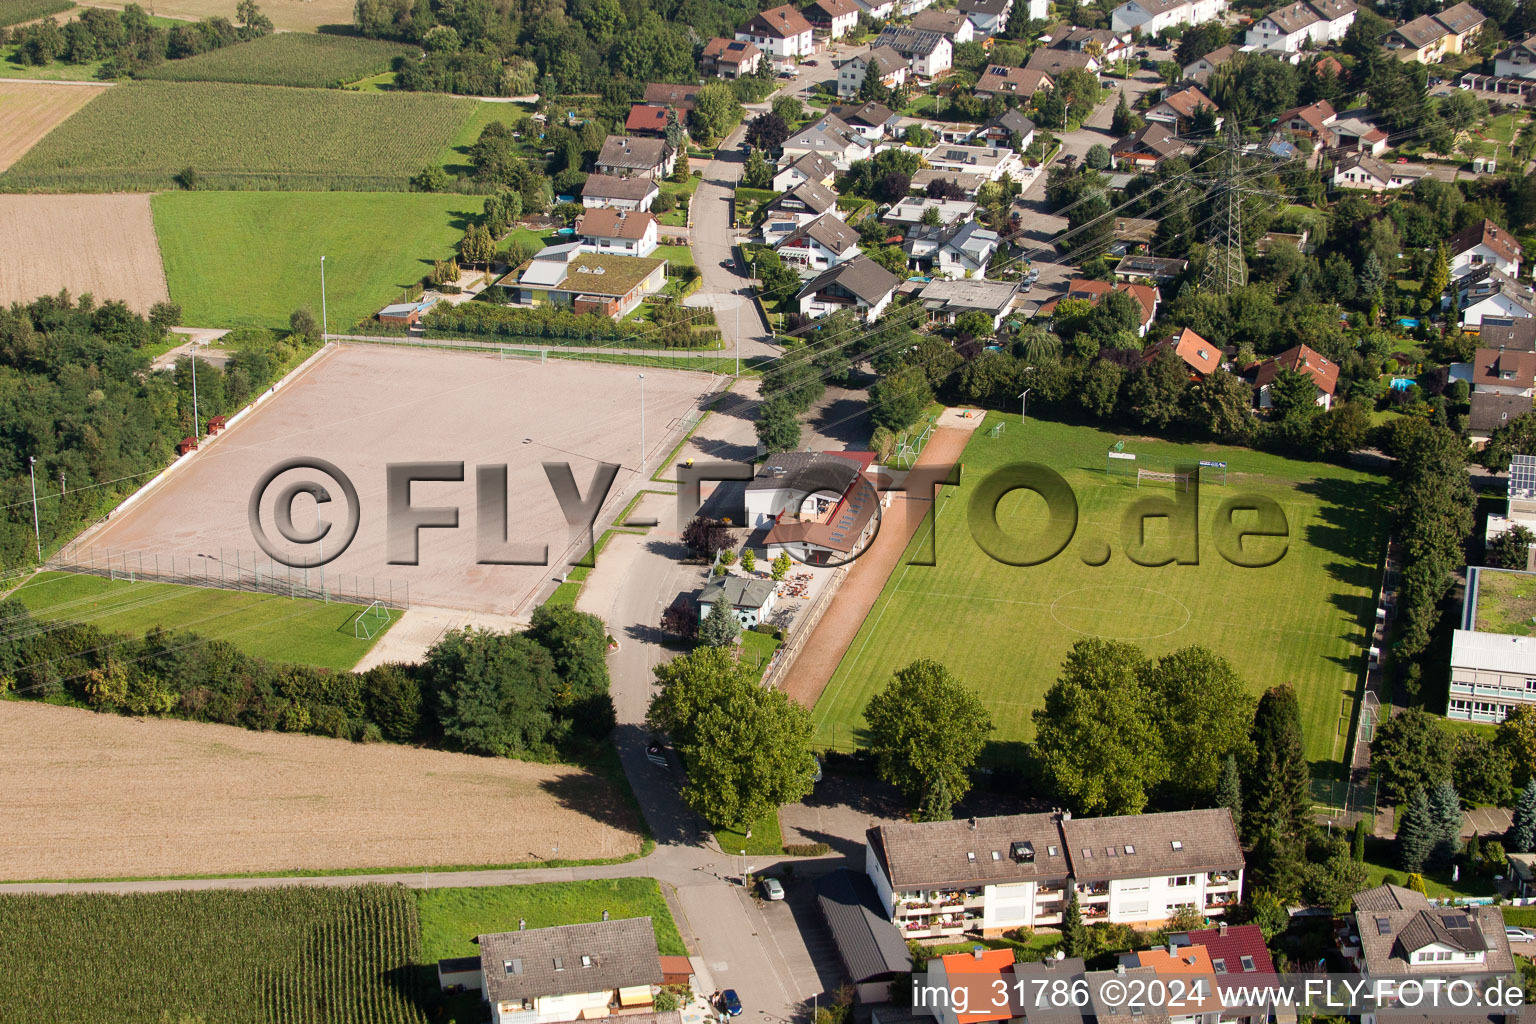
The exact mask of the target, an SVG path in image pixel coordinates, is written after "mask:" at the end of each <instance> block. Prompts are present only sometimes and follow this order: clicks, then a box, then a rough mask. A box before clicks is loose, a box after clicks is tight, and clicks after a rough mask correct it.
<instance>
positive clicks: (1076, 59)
mask: <svg viewBox="0 0 1536 1024" xmlns="http://www.w3.org/2000/svg"><path fill="white" fill-rule="evenodd" d="M1024 66H1025V67H1026V68H1028V69H1029V70H1030V71H1041V72H1044V73H1045V74H1047V75H1050V76H1051V80H1052V81H1053V82H1054V81H1055V80H1056V79H1057V78H1060V77H1061V74H1062V72H1064V71H1073V70H1078V71H1087V72H1088V73H1090V74H1094V75H1096V74H1098V73H1099V68H1100V67H1102V66H1103V61H1101V60H1099V59H1098V58H1097V57H1095V56H1094V55H1093V54H1091V53H1089V52H1088V51H1087V50H1056V49H1046V48H1044V47H1041V48H1040V49H1038V50H1036V51H1035V52H1034V53H1032V54H1030V55H1029V60H1027V61H1025V62H1024Z"/></svg>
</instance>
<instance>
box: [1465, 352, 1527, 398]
mask: <svg viewBox="0 0 1536 1024" xmlns="http://www.w3.org/2000/svg"><path fill="white" fill-rule="evenodd" d="M1472 391H1473V393H1474V394H1475V393H1477V392H1480V391H1486V392H1488V393H1489V394H1494V395H1519V396H1520V397H1522V398H1531V397H1533V396H1536V352H1522V351H1519V350H1518V349H1512V350H1509V351H1505V350H1504V349H1501V348H1479V349H1478V350H1477V352H1476V354H1475V355H1473V357H1472Z"/></svg>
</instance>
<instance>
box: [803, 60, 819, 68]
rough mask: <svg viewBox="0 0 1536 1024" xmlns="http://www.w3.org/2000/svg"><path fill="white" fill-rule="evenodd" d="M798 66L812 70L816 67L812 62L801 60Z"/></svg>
mask: <svg viewBox="0 0 1536 1024" xmlns="http://www.w3.org/2000/svg"><path fill="white" fill-rule="evenodd" d="M800 66H801V67H803V68H813V67H815V66H816V62H815V61H813V60H803V61H801V62H800Z"/></svg>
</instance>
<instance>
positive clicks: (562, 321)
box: [358, 302, 720, 349]
mask: <svg viewBox="0 0 1536 1024" xmlns="http://www.w3.org/2000/svg"><path fill="white" fill-rule="evenodd" d="M647 313H648V315H649V316H650V317H651V321H650V322H642V321H636V320H612V319H610V318H608V317H606V316H602V315H600V314H597V313H574V312H572V311H571V310H570V309H569V308H567V307H564V306H555V305H546V306H534V307H532V308H523V307H514V306H498V305H494V304H492V303H490V302H463V303H459V304H458V305H450V304H448V303H445V302H440V303H438V304H437V305H436V306H433V307H432V309H431V311H429V312H428V313H427V315H426V316H425V317H423V318H422V324H423V325H424V326H425V327H426V329H427V331H428V333H430V334H432V335H434V336H439V337H450V338H487V339H496V338H504V339H507V340H509V341H529V342H539V341H543V342H548V343H549V344H551V345H564V346H570V347H575V348H593V347H599V346H620V347H624V348H671V349H675V348H695V349H707V348H714V347H716V345H717V344H718V343H719V341H720V331H719V329H718V328H716V327H715V326H714V311H713V310H712V309H708V308H704V307H700V308H697V309H694V308H690V307H686V306H683V305H681V304H680V303H676V302H655V303H652V304H651V305H650V306H648V307H647ZM700 328H703V329H700ZM358 329H359V331H360V332H362V333H370V334H391V333H394V334H398V333H403V332H402V331H398V330H390V329H388V328H386V327H384V326H383V325H381V324H379V323H378V322H377V321H374V320H371V319H370V320H364V321H362V322H361V323H359V324H358Z"/></svg>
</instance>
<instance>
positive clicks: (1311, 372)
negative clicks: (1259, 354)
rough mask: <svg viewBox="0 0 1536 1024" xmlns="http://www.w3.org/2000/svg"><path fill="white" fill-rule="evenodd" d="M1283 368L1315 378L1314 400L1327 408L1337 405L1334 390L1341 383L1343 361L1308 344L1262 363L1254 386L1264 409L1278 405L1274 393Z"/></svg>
mask: <svg viewBox="0 0 1536 1024" xmlns="http://www.w3.org/2000/svg"><path fill="white" fill-rule="evenodd" d="M1281 370H1295V371H1296V372H1297V373H1302V374H1305V375H1306V376H1308V377H1310V378H1312V384H1313V386H1314V387H1315V389H1316V393H1315V396H1314V398H1313V401H1314V402H1315V403H1316V404H1317V405H1320V406H1322V407H1323V408H1324V409H1331V408H1333V396H1334V392H1336V391H1337V390H1338V386H1339V364H1338V363H1335V362H1333V361H1332V360H1331V359H1326V358H1324V357H1323V356H1322V354H1321V353H1319V352H1317V351H1315V350H1314V349H1312V348H1311V347H1310V346H1308V345H1296V346H1294V347H1292V348H1288V349H1286V350H1285V351H1284V352H1281V353H1280V354H1279V355H1277V356H1275V357H1274V358H1273V359H1266V360H1264V361H1263V362H1262V363H1260V364H1259V367H1258V372H1257V373H1256V374H1255V375H1254V379H1253V386H1254V387H1255V388H1257V389H1258V392H1259V408H1260V409H1270V408H1273V407H1274V400H1273V398H1272V397H1271V393H1270V392H1271V388H1272V387H1273V385H1274V383H1275V378H1276V377H1277V376H1279V374H1280V371H1281Z"/></svg>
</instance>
